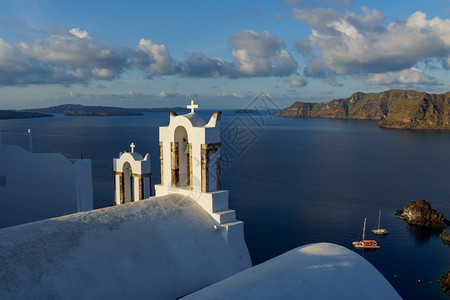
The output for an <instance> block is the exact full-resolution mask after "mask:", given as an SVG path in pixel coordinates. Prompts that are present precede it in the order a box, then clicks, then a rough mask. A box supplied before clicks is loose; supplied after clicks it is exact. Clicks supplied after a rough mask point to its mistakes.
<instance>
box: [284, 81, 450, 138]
mask: <svg viewBox="0 0 450 300" xmlns="http://www.w3.org/2000/svg"><path fill="white" fill-rule="evenodd" d="M275 115H276V116H282V117H299V118H310V117H311V118H330V119H359V120H377V121H379V123H378V124H379V125H380V126H381V127H385V128H396V129H434V130H450V92H448V93H446V94H439V95H438V94H427V93H425V92H417V91H411V90H389V91H385V92H381V93H368V94H365V93H361V92H357V93H354V94H353V95H352V96H350V97H349V98H345V99H336V100H332V101H330V102H326V103H304V102H295V103H294V104H292V105H291V106H289V107H288V108H285V109H283V110H282V111H281V112H279V113H278V114H275Z"/></svg>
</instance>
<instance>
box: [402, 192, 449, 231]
mask: <svg viewBox="0 0 450 300" xmlns="http://www.w3.org/2000/svg"><path fill="white" fill-rule="evenodd" d="M395 216H396V217H397V218H399V219H403V220H405V221H406V222H407V223H408V224H413V225H420V226H427V227H440V228H442V227H446V226H448V225H450V222H449V221H448V220H447V219H445V218H444V215H443V214H442V213H441V212H438V211H436V210H434V209H432V208H431V205H430V203H428V202H427V201H425V200H424V199H422V198H419V199H417V201H409V203H408V204H407V205H406V206H405V207H404V208H403V210H397V212H396V214H395Z"/></svg>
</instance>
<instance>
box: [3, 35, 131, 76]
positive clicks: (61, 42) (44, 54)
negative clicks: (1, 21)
mask: <svg viewBox="0 0 450 300" xmlns="http://www.w3.org/2000/svg"><path fill="white" fill-rule="evenodd" d="M125 67H126V58H125V57H124V56H123V55H122V54H121V53H119V52H117V51H114V50H112V49H108V48H106V47H104V46H102V45H101V44H100V43H98V42H96V41H94V40H92V39H91V38H90V37H89V35H88V33H87V32H85V31H81V30H80V29H78V28H76V29H72V30H70V31H66V30H63V29H58V30H57V31H56V32H55V33H54V34H52V35H51V36H50V37H48V38H46V39H43V40H36V41H34V42H33V43H24V42H21V43H19V44H18V45H17V46H11V45H9V44H8V43H6V42H5V41H3V40H1V39H0V85H18V84H42V83H60V84H70V83H77V82H87V81H89V80H91V79H108V80H109V79H114V78H117V77H118V75H119V74H120V73H121V72H122V71H123V70H124V68H125Z"/></svg>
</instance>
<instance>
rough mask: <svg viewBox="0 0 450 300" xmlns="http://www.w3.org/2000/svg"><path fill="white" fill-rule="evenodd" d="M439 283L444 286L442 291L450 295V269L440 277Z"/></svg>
mask: <svg viewBox="0 0 450 300" xmlns="http://www.w3.org/2000/svg"><path fill="white" fill-rule="evenodd" d="M438 282H439V284H440V285H441V287H442V291H443V292H444V293H445V292H447V294H448V295H449V296H450V271H448V272H447V273H446V274H444V275H442V276H441V278H439V279H438Z"/></svg>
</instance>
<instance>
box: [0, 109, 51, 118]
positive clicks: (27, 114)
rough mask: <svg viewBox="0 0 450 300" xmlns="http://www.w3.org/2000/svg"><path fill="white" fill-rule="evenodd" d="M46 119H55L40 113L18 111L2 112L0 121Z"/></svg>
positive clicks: (0, 112) (0, 111)
mask: <svg viewBox="0 0 450 300" xmlns="http://www.w3.org/2000/svg"><path fill="white" fill-rule="evenodd" d="M46 117H53V115H51V114H43V113H38V112H26V111H17V110H0V119H29V118H46Z"/></svg>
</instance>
